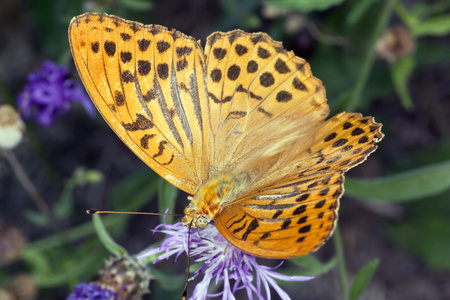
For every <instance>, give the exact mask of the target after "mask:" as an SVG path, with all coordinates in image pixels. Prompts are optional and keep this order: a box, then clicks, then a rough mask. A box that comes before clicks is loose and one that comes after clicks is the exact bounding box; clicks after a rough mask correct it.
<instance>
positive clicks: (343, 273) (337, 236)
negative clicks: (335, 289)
mask: <svg viewBox="0 0 450 300" xmlns="http://www.w3.org/2000/svg"><path fill="white" fill-rule="evenodd" d="M333 241H334V247H335V248H336V256H337V258H338V266H339V275H340V279H341V286H342V293H343V294H344V299H345V300H349V299H350V294H349V290H348V284H347V278H348V277H347V269H346V268H345V257H344V247H343V246H342V237H341V231H340V230H339V225H338V224H336V229H335V230H334V237H333Z"/></svg>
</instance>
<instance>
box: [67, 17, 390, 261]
mask: <svg viewBox="0 0 450 300" xmlns="http://www.w3.org/2000/svg"><path fill="white" fill-rule="evenodd" d="M69 40H70V46H71V50H72V54H73V57H74V61H75V64H76V66H77V69H78V72H79V73H80V76H81V78H82V80H83V83H84V85H85V87H86V89H87V91H88V93H89V95H90V96H91V98H92V100H93V102H94V103H95V105H96V106H97V108H98V110H99V111H100V113H101V114H102V116H103V117H104V119H105V120H106V122H107V123H108V124H109V125H110V126H111V128H112V129H113V130H114V131H115V132H116V134H117V135H118V136H119V137H120V138H121V139H122V141H123V142H124V143H125V144H126V145H127V146H128V147H129V148H130V149H131V150H132V151H133V152H134V153H135V154H136V155H138V156H139V157H140V158H141V159H142V160H143V161H144V162H145V163H146V164H147V165H149V166H150V167H151V168H152V169H153V170H155V171H156V172H157V173H158V174H160V175H161V176H162V177H164V178H165V179H166V180H167V181H169V182H171V183H172V184H174V185H175V186H177V187H178V188H180V189H182V190H184V191H186V192H188V193H191V194H196V197H194V198H192V199H191V204H196V205H193V206H192V207H190V209H189V218H193V219H194V218H196V217H197V216H198V215H202V214H203V215H208V218H211V217H213V218H214V221H215V224H216V226H217V228H218V230H219V231H220V232H221V233H222V234H223V235H224V237H225V238H226V239H227V240H228V241H229V242H230V243H231V244H233V245H235V246H236V247H238V248H240V249H241V250H243V251H245V252H247V253H250V254H253V255H257V256H262V257H268V258H287V257H294V256H300V255H304V254H307V253H309V252H311V251H314V250H316V249H318V247H320V245H322V244H323V243H324V241H325V240H326V239H327V238H328V237H330V236H331V234H332V232H333V229H334V227H335V222H336V220H337V209H338V207H339V198H340V197H341V195H342V193H343V182H344V172H345V171H347V170H348V169H350V168H352V167H354V166H356V165H357V164H359V163H361V162H362V161H364V160H365V159H366V157H367V156H368V155H369V154H370V153H371V152H373V151H374V150H375V149H376V145H375V144H376V143H377V142H379V141H380V140H381V139H382V137H383V134H382V133H381V132H380V128H381V124H377V123H375V122H374V120H373V118H371V117H362V116H361V115H360V114H356V113H341V114H338V115H336V116H334V117H332V118H331V119H329V120H328V121H325V119H326V118H327V116H328V113H329V108H328V105H327V103H326V97H325V88H324V87H323V85H322V82H321V81H320V80H319V79H317V78H315V77H314V76H313V75H312V73H311V70H310V67H309V65H308V63H307V62H306V61H305V60H304V59H302V58H299V57H296V56H295V55H294V54H293V53H292V52H288V51H286V50H285V49H284V48H283V47H282V45H281V43H279V42H275V41H273V40H272V39H271V38H270V37H269V36H268V35H266V34H264V33H245V32H243V31H241V30H234V31H231V32H227V33H223V32H216V33H214V34H212V35H211V36H210V37H208V39H207V41H206V47H205V51H203V49H202V47H201V46H200V44H199V43H198V42H197V41H196V40H195V39H194V38H192V37H189V36H186V35H184V34H182V33H180V32H177V31H175V30H168V29H167V28H165V27H162V26H158V25H143V24H140V23H137V22H132V21H127V20H124V19H121V18H119V17H115V16H110V15H106V14H104V15H101V14H98V13H86V14H84V15H81V16H79V17H76V18H74V19H73V20H72V22H71V24H70V27H69ZM227 178H228V179H230V178H231V180H228V181H227V180H226V179H227ZM208 184H209V185H208ZM213 185H214V186H217V189H212V190H211V187H212V186H213ZM226 191H228V193H232V194H233V197H227V196H230V195H224V193H226ZM230 191H231V192H230ZM201 195H208V197H209V198H208V199H202V197H201ZM236 195H237V196H236ZM202 209H203V210H202ZM205 211H207V213H206V212H205ZM185 218H186V217H185ZM194 220H195V219H194ZM187 224H193V223H192V222H187Z"/></svg>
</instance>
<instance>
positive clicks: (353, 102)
mask: <svg viewBox="0 0 450 300" xmlns="http://www.w3.org/2000/svg"><path fill="white" fill-rule="evenodd" d="M397 1H398V0H386V1H385V3H384V6H383V9H382V11H381V14H380V18H379V19H378V22H377V24H376V27H375V30H374V31H373V33H372V37H371V39H370V43H369V47H368V49H367V54H366V57H365V58H364V62H363V65H362V67H361V71H360V74H359V76H358V81H357V82H356V85H355V89H354V90H353V93H352V95H351V98H350V101H349V103H348V105H347V109H346V110H347V111H353V110H355V108H356V107H357V106H358V102H359V101H360V99H361V95H362V92H363V90H364V87H365V86H366V84H367V80H368V79H369V75H370V70H371V69H372V65H373V62H374V60H375V44H376V42H377V40H378V38H379V37H380V35H381V33H382V32H383V30H384V28H386V25H387V23H388V21H389V18H390V16H391V14H392V11H393V9H394V6H395V4H396V3H397Z"/></svg>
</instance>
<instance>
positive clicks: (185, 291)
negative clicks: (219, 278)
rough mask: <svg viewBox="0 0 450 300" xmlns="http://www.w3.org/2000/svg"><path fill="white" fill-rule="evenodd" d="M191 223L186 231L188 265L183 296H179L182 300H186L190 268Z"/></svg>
mask: <svg viewBox="0 0 450 300" xmlns="http://www.w3.org/2000/svg"><path fill="white" fill-rule="evenodd" d="M193 222H194V220H192V221H191V224H189V230H188V251H187V259H188V263H187V272H186V283H185V284H184V291H183V296H181V299H182V300H186V296H187V285H188V281H189V268H190V267H191V228H192V223H193Z"/></svg>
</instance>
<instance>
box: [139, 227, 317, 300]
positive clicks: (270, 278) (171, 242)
mask: <svg viewBox="0 0 450 300" xmlns="http://www.w3.org/2000/svg"><path fill="white" fill-rule="evenodd" d="M161 227H165V230H161V229H160V228H161ZM188 231H189V229H188V228H187V227H185V226H183V225H182V224H181V222H180V223H176V224H173V225H172V224H161V225H159V226H157V227H156V228H155V229H154V230H153V232H154V233H155V232H161V233H165V234H167V235H168V237H167V238H166V239H165V240H164V241H163V242H162V244H161V245H160V246H159V247H157V248H154V249H151V250H149V251H146V252H144V253H142V254H141V255H139V256H138V259H141V258H144V257H147V256H152V255H159V256H158V258H156V259H155V261H154V263H156V262H158V261H160V260H163V259H167V258H169V257H170V256H172V255H175V260H176V259H177V258H178V257H179V256H180V255H181V254H182V253H187V250H188V245H189V242H188ZM190 256H191V257H192V258H193V259H194V261H195V262H196V263H204V265H203V266H202V267H201V268H200V269H199V270H198V271H196V272H195V273H194V275H193V276H192V278H191V279H193V278H195V277H197V276H198V275H199V274H201V273H203V279H202V280H201V281H200V283H198V284H197V286H196V287H195V289H194V291H193V293H192V296H191V299H196V300H197V299H206V297H217V296H222V299H236V298H235V297H234V293H235V292H236V291H238V290H242V289H245V290H246V292H247V295H248V299H253V295H256V297H257V298H258V299H264V295H266V297H267V299H270V288H271V287H272V288H273V289H274V290H275V291H276V292H277V294H278V295H279V296H280V297H281V298H282V299H290V297H289V296H288V294H287V293H286V292H285V291H284V290H283V289H282V288H281V287H280V286H279V285H278V283H277V282H276V279H277V280H284V281H306V280H310V279H312V278H313V277H307V276H287V275H283V274H280V273H277V272H274V271H273V270H274V269H276V268H278V267H279V266H280V265H281V264H280V265H278V266H277V267H275V268H269V267H267V266H263V265H260V264H258V263H257V262H256V259H255V257H254V256H253V255H250V254H247V253H244V252H242V251H241V250H239V249H237V248H235V247H234V246H233V245H231V244H230V243H229V242H228V241H227V240H226V239H225V238H224V237H223V236H222V235H221V234H220V233H219V231H218V230H217V228H216V227H215V226H214V225H213V223H212V222H211V223H210V224H209V225H208V226H207V227H205V228H203V229H199V230H197V229H195V230H191V241H190ZM231 279H232V280H234V281H233V282H231ZM213 281H214V283H215V285H219V284H223V291H221V292H219V293H216V294H208V287H209V285H210V284H211V283H212V282H213Z"/></svg>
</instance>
